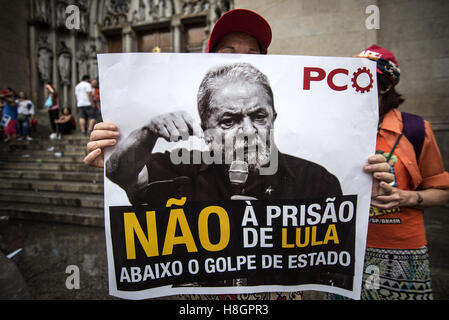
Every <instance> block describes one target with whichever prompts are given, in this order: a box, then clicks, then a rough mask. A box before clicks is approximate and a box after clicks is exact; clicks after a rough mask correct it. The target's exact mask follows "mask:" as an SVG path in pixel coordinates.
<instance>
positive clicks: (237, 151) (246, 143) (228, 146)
mask: <svg viewBox="0 0 449 320" xmlns="http://www.w3.org/2000/svg"><path fill="white" fill-rule="evenodd" d="M220 140H221V141H220ZM271 145H272V142H271V137H270V136H268V138H267V139H264V137H263V136H262V135H259V134H255V135H254V136H249V137H248V136H239V135H237V136H233V137H231V138H224V137H221V139H220V137H218V139H217V136H214V137H212V138H211V139H209V143H208V146H209V149H210V150H211V151H213V153H214V155H215V156H214V158H215V159H220V160H221V163H222V164H224V165H226V166H228V167H229V166H230V165H231V163H232V161H234V160H237V161H244V162H246V163H247V164H248V170H249V172H250V173H257V172H258V171H259V169H260V168H261V167H263V166H266V165H268V164H269V162H270V155H271ZM218 155H221V157H220V156H218Z"/></svg>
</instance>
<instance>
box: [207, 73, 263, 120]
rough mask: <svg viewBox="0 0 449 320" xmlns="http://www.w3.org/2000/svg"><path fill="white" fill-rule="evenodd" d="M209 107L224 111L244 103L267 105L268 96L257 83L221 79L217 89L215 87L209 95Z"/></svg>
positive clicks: (250, 105)
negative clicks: (210, 95)
mask: <svg viewBox="0 0 449 320" xmlns="http://www.w3.org/2000/svg"><path fill="white" fill-rule="evenodd" d="M211 98H212V99H211V107H213V108H215V109H216V111H219V112H220V113H221V112H224V110H225V109H226V108H227V107H230V108H233V107H234V106H241V105H245V106H247V107H253V106H256V105H258V106H267V107H268V106H269V104H270V102H269V100H270V99H269V96H268V94H267V93H266V91H265V90H264V88H263V87H262V85H260V84H258V83H251V82H246V81H243V80H242V81H234V82H231V81H229V80H226V81H222V82H221V85H220V87H219V89H217V90H216V91H215V92H214V94H213V95H212V97H211Z"/></svg>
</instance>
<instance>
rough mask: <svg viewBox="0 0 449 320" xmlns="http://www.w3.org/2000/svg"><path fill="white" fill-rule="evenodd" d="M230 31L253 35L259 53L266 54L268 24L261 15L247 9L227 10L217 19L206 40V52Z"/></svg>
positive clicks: (268, 39)
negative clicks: (259, 50)
mask: <svg viewBox="0 0 449 320" xmlns="http://www.w3.org/2000/svg"><path fill="white" fill-rule="evenodd" d="M231 32H244V33H246V34H249V35H250V36H252V37H254V38H255V39H256V40H257V41H258V42H259V45H260V49H261V53H262V54H267V50H268V47H269V46H270V43H271V36H272V35H271V28H270V25H269V24H268V22H267V21H266V20H265V19H264V18H263V17H262V16H261V15H259V14H257V13H255V12H254V11H251V10H247V9H233V10H229V11H228V12H226V13H225V14H224V15H222V16H221V17H220V19H218V21H217V22H216V23H215V26H214V29H213V30H212V33H211V34H210V37H209V40H208V41H207V48H206V52H207V53H210V52H211V51H212V50H213V49H214V47H215V45H216V44H217V43H218V42H219V41H220V40H221V38H223V37H224V36H225V35H227V34H228V33H231Z"/></svg>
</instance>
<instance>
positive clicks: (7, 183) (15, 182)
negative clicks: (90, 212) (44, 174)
mask: <svg viewBox="0 0 449 320" xmlns="http://www.w3.org/2000/svg"><path fill="white" fill-rule="evenodd" d="M0 186H1V187H2V188H3V189H14V190H22V191H23V190H30V191H36V192H37V191H58V192H79V193H87V194H103V183H90V182H72V181H45V180H27V179H0Z"/></svg>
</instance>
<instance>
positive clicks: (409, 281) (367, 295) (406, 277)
mask: <svg viewBox="0 0 449 320" xmlns="http://www.w3.org/2000/svg"><path fill="white" fill-rule="evenodd" d="M360 298H361V299H362V300H433V294H432V282H431V279H430V266H429V254H428V251H427V247H422V248H420V249H380V248H366V253H365V264H364V269H363V280H362V293H361V297H360ZM328 299H330V300H342V299H346V298H344V297H342V296H339V295H335V294H329V295H328Z"/></svg>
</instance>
